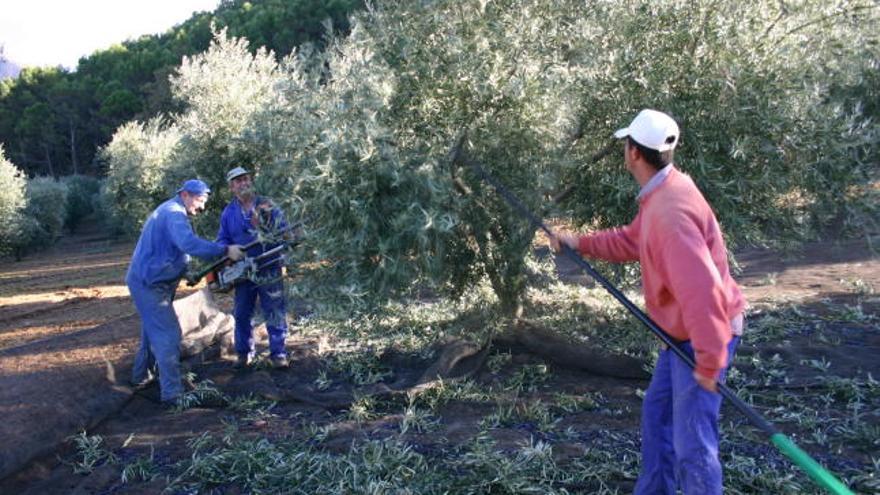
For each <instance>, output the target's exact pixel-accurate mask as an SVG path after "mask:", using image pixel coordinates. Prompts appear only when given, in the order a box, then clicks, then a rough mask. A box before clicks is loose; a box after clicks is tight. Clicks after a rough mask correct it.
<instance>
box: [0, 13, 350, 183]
mask: <svg viewBox="0 0 880 495" xmlns="http://www.w3.org/2000/svg"><path fill="white" fill-rule="evenodd" d="M361 6H362V2H361V1H360V0H292V1H288V0H252V1H244V0H225V1H223V2H222V3H221V4H220V5H219V6H218V8H217V9H216V10H215V11H214V12H210V13H207V12H203V13H198V14H194V15H193V16H192V17H191V18H190V19H188V20H187V21H185V22H183V23H182V24H180V25H177V26H174V27H172V28H170V29H169V30H168V31H166V32H165V33H163V34H160V35H148V36H142V37H140V38H139V39H135V40H128V41H125V42H122V43H120V44H117V45H113V46H110V47H107V48H106V49H104V50H100V51H97V52H95V53H93V54H91V55H89V56H86V57H83V58H81V59H80V61H79V64H78V65H77V68H76V70H75V71H72V72H69V71H67V70H65V69H63V68H53V67H25V68H23V69H22V70H21V73H20V74H19V75H18V77H17V78H6V79H2V78H0V143H3V144H4V148H5V153H6V157H7V158H8V159H9V160H11V161H12V162H13V163H15V164H16V165H17V166H18V167H19V168H21V170H23V171H24V172H25V173H26V174H27V175H28V176H31V177H33V176H36V175H50V176H54V177H59V176H63V175H70V174H85V175H92V176H100V175H103V173H104V171H103V169H102V168H101V165H100V164H99V163H98V162H96V161H95V154H96V151H97V149H98V148H99V147H101V146H103V145H105V144H107V142H108V141H109V140H110V137H111V136H112V134H113V132H114V131H115V130H116V128H117V127H118V126H119V125H121V124H123V123H125V122H128V121H130V120H134V119H137V120H146V119H149V118H150V117H152V116H155V115H157V114H160V113H163V114H167V113H173V112H175V111H178V110H179V109H180V108H179V105H178V104H177V103H176V102H175V101H174V100H173V99H172V97H171V93H170V91H169V82H168V76H169V75H170V74H171V73H172V72H173V71H174V70H175V68H176V67H177V66H179V65H180V63H181V59H182V57H184V56H187V55H193V54H196V53H199V52H202V51H204V50H206V49H207V48H208V43H209V42H210V40H211V38H212V34H211V26H212V25H214V26H216V28H217V29H223V28H225V29H228V32H229V33H230V34H232V35H235V36H243V37H245V38H247V39H248V40H250V48H251V49H252V50H255V49H256V48H258V47H266V48H267V49H268V50H271V51H273V52H274V53H275V54H278V55H279V56H281V55H285V54H287V53H289V52H290V51H291V50H292V49H293V47H296V46H300V45H302V44H304V43H318V44H320V43H321V40H322V39H323V38H324V36H325V35H326V34H327V32H328V31H327V25H326V24H325V23H326V22H330V23H331V24H332V26H333V29H334V30H337V31H339V32H345V31H346V30H347V29H348V21H347V16H348V15H349V14H350V13H351V12H352V11H354V10H355V9H358V8H360V7H361ZM0 58H2V57H0Z"/></svg>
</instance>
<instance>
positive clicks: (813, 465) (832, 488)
mask: <svg viewBox="0 0 880 495" xmlns="http://www.w3.org/2000/svg"><path fill="white" fill-rule="evenodd" d="M453 160H455V161H459V162H461V163H463V164H465V165H468V166H469V167H471V168H472V169H473V170H474V171H475V172H476V173H477V175H479V176H480V178H481V179H483V180H484V181H486V182H488V183H489V184H490V185H492V187H494V188H495V190H496V191H498V194H500V195H501V197H502V198H504V200H505V201H507V203H508V204H510V206H512V207H513V208H514V209H515V210H517V211H518V212H519V214H520V215H522V216H523V217H525V218H526V219H528V220H529V222H531V223H532V224H533V225H534V226H535V227H537V228H540V229H541V230H543V231H544V232H545V233H546V234H547V235H548V236H553V232H552V231H551V230H550V228H548V227H547V225H546V224H544V222H543V221H542V220H541V219H540V218H538V217H537V216H536V215H535V214H534V213H532V212H531V211H530V210H529V209H528V208H527V207H526V206H525V205H524V204H523V203H522V202H521V201H520V200H519V199H518V198H517V197H516V196H514V194H513V193H511V192H510V191H509V190H508V189H507V188H506V187H504V184H502V183H501V182H499V181H498V180H497V179H496V178H495V177H493V176H491V175H490V174H489V173H488V172H486V170H485V169H483V167H481V166H480V164H479V163H477V162H475V161H473V160H471V159H469V158H467V157H465V156H463V155H462V153H461V142H459V145H458V146H457V147H456V150H455V152H454V156H453ZM561 247H562V252H563V253H564V254H565V255H566V256H567V257H568V258H569V259H571V260H572V261H574V262H575V263H576V264H577V265H578V266H579V267H581V268H582V269H583V270H584V271H585V272H587V274H589V275H590V276H591V277H593V279H594V280H596V282H598V283H599V285H601V286H602V287H604V288H605V290H607V291H608V292H609V293H610V294H611V295H612V296H614V298H615V299H617V300H618V301H619V302H620V303H621V304H623V306H624V307H625V308H626V309H627V310H628V311H629V312H630V313H632V315H633V316H635V317H636V318H637V319H638V320H639V321H640V322H642V324H644V325H645V326H646V327H648V330H650V331H651V332H652V333H653V334H654V335H655V336H656V337H657V338H659V339H660V340H661V341H662V342H663V343H664V344H666V345H667V346H668V347H669V348H670V349H672V352H674V353H675V355H676V356H678V357H679V358H680V359H681V360H682V361H684V362H685V364H687V365H688V366H689V367H690V368H691V369H694V368H695V363H694V361H693V359H691V357H690V356H689V355H688V354H687V353H686V352H685V351H684V350H683V349H682V348H680V347H679V346H678V344H677V343H676V342H675V341H674V340H673V339H672V337H670V336H669V334H667V333H666V331H664V330H663V329H662V328H660V326H659V325H657V323H655V322H654V320H652V319H651V318H650V317H649V316H648V315H647V314H645V312H644V311H642V310H641V309H639V307H638V306H636V305H635V304H634V303H633V302H632V301H630V300H629V298H627V297H626V296H625V295H624V294H623V293H622V292H620V291H619V290H618V289H617V287H615V286H614V285H613V284H612V283H611V282H609V281H608V279H606V278H605V277H603V276H602V274H600V273H599V272H598V271H596V269H595V268H593V265H591V264H590V263H589V262H588V261H587V260H585V259H584V258H582V257H581V256H580V255H578V254H577V253H575V252H574V250H573V249H571V248H570V247H568V246H567V245H561ZM718 392H719V393H720V394H721V395H722V396H723V397H724V398H725V399H727V400H729V401H730V402H731V403H732V404H733V406H734V407H736V408H737V409H738V410H739V411H740V412H741V413H743V414H744V415H745V416H746V418H748V419H749V421H750V422H751V423H752V424H753V425H755V426H756V427H757V428H758V429H760V430H761V431H763V432H764V433H766V434H767V436H768V437H769V439H770V442H771V443H772V444H773V445H774V446H776V448H777V449H778V450H779V451H780V452H782V453H783V454H785V456H786V457H788V458H789V459H790V460H791V461H792V462H793V463H794V464H795V465H797V466H798V467H800V468H801V469H803V470H804V471H805V472H806V473H807V474H808V475H809V476H810V478H812V479H813V481H815V482H816V484H818V485H819V486H821V487H823V488H825V489H826V490H828V492H830V493H832V494H834V495H854V493H853V492H852V491H851V490H850V489H849V488H847V486H846V485H844V484H843V483H842V482H841V481H840V480H838V479H837V478H836V477H835V476H834V475H833V474H831V472H830V471H828V470H827V469H825V468H824V467H822V465H821V464H819V463H818V462H816V461H815V460H814V459H813V458H812V457H810V455H809V454H808V453H806V452H805V451H804V450H803V449H801V448H800V447H798V446H797V445H796V444H795V443H794V441H792V440H791V439H790V438H788V437H787V436H786V435H785V434H783V433H782V432H780V431H779V430H777V429H776V427H774V426H773V425H772V424H770V423H769V422H768V421H767V420H766V419H764V417H763V416H761V415H760V414H759V413H758V412H757V411H755V410H754V409H753V408H752V407H751V406H749V405H748V404H746V403H745V402H744V401H743V400H742V399H740V398H739V397H738V396H737V395H736V393H735V392H733V391H732V390H731V389H730V388H728V387H727V385H725V384H724V383H720V382H719V383H718Z"/></svg>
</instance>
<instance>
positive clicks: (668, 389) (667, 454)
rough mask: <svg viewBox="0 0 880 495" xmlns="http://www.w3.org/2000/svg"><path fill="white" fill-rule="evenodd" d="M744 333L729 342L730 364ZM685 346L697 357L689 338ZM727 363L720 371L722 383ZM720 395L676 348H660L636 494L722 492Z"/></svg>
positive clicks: (646, 408) (647, 402)
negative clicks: (697, 377)
mask: <svg viewBox="0 0 880 495" xmlns="http://www.w3.org/2000/svg"><path fill="white" fill-rule="evenodd" d="M738 343H739V337H737V336H734V337H733V340H731V342H730V344H729V345H728V347H727V350H728V358H727V359H728V361H727V362H728V366H729V364H730V362H731V360H732V359H733V355H734V353H735V352H736V346H737V344H738ZM681 347H682V348H683V349H684V350H685V351H686V352H687V353H688V354H689V355H690V356H691V359H693V357H694V349H693V347H691V344H690V343H689V342H686V343H684V344H682V345H681ZM726 372H727V368H726V367H725V368H724V369H723V370H721V375H720V376H719V381H720V382H723V381H724V377H725V375H726ZM720 411H721V394H718V393H715V392H709V391H707V390H705V389H703V388H702V387H700V385H699V384H697V382H696V380H694V377H693V370H691V368H690V367H688V365H686V364H685V363H684V362H683V361H682V360H681V358H679V357H678V356H676V355H675V354H674V353H673V351H672V350H671V349H666V350H663V351H661V352H660V356H659V358H658V359H657V367H656V368H655V369H654V376H653V378H652V379H651V385H650V386H648V391H647V392H646V393H645V399H644V401H643V403H642V470H641V473H640V474H639V480H638V483H637V484H636V489H635V493H636V494H637V495H647V494H652V495H664V494H669V495H674V494H675V493H676V489H677V488H681V490H682V492H683V493H684V495H721V492H722V476H721V463H720V462H719V460H718V415H719V413H720Z"/></svg>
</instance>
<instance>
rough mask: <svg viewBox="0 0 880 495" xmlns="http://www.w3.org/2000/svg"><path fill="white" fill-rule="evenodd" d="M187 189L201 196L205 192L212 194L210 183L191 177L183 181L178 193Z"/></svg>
mask: <svg viewBox="0 0 880 495" xmlns="http://www.w3.org/2000/svg"><path fill="white" fill-rule="evenodd" d="M183 191H186V192H188V193H190V194H195V195H196V196H201V195H203V194H211V188H209V187H208V184H205V182H204V181H201V180H199V179H190V180H188V181H186V182H184V183H183V185H182V186H180V189H178V190H177V193H178V194H180V193H181V192H183Z"/></svg>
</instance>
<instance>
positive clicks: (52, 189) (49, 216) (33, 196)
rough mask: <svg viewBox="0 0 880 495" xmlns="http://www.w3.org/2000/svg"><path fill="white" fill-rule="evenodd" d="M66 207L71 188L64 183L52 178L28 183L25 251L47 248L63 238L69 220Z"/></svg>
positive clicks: (35, 178) (38, 179)
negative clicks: (68, 192) (65, 225)
mask: <svg viewBox="0 0 880 495" xmlns="http://www.w3.org/2000/svg"><path fill="white" fill-rule="evenodd" d="M66 203H67V186H66V185H65V184H64V183H63V182H61V181H59V180H57V179H54V178H52V177H34V178H33V179H30V180H29V181H28V183H27V206H26V207H25V209H24V217H25V238H24V239H25V242H24V246H23V249H24V250H27V251H31V250H35V249H40V248H44V247H47V246H49V245H52V244H54V243H55V242H56V241H57V240H58V239H59V238H60V237H61V234H62V233H63V231H64V219H65V218H66V216H67V211H66V209H65V208H64V205H65V204H66ZM59 205H60V207H59Z"/></svg>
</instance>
